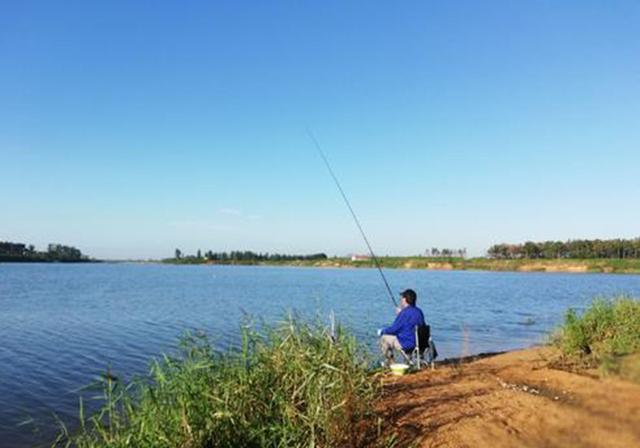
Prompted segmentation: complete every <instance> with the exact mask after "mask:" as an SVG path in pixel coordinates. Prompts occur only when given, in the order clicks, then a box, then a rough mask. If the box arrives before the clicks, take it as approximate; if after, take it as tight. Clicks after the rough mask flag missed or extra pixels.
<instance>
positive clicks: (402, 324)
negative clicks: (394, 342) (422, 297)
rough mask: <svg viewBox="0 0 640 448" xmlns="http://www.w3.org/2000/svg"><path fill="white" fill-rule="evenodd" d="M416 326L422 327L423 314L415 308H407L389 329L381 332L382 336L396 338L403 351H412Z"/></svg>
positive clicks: (414, 344)
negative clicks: (389, 335)
mask: <svg viewBox="0 0 640 448" xmlns="http://www.w3.org/2000/svg"><path fill="white" fill-rule="evenodd" d="M416 325H424V314H422V310H421V309H420V308H418V307H417V306H408V307H406V308H405V309H403V310H402V311H400V313H399V314H398V315H397V316H396V320H394V321H393V323H392V324H391V326H390V327H387V328H385V329H383V330H382V334H391V335H394V336H396V337H397V338H398V341H399V342H400V345H401V346H402V348H403V349H404V350H412V349H413V348H415V346H416Z"/></svg>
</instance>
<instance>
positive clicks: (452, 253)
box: [425, 247, 467, 258]
mask: <svg viewBox="0 0 640 448" xmlns="http://www.w3.org/2000/svg"><path fill="white" fill-rule="evenodd" d="M425 256H427V257H435V258H438V257H442V258H451V257H460V258H465V257H466V256H467V249H447V248H445V249H439V248H437V247H432V248H431V249H427V250H426V251H425Z"/></svg>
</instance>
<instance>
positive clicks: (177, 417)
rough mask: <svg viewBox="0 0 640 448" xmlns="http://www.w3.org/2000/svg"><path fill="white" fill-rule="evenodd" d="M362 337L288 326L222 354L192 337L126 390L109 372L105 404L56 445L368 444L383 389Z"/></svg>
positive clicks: (247, 332)
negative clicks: (362, 345)
mask: <svg viewBox="0 0 640 448" xmlns="http://www.w3.org/2000/svg"><path fill="white" fill-rule="evenodd" d="M360 353H361V351H360V349H359V347H358V345H357V344H356V341H355V339H354V338H353V337H352V336H351V335H350V334H348V333H347V332H345V331H344V330H342V329H340V328H339V329H338V331H337V334H336V335H335V336H334V337H330V335H329V334H328V333H327V331H325V330H324V329H323V328H322V326H321V325H319V324H308V323H304V322H301V321H299V320H295V319H289V320H287V321H286V322H285V323H283V324H282V325H279V326H276V327H273V328H269V329H267V330H264V331H261V332H259V333H258V332H256V331H254V330H251V329H250V328H244V330H243V334H242V348H241V350H237V351H234V352H226V353H223V354H220V353H216V352H214V350H212V347H211V345H210V344H209V342H208V341H207V339H206V338H205V337H194V336H188V337H185V339H184V340H183V341H182V349H181V352H180V355H179V356H176V357H168V356H165V357H163V359H161V360H159V361H156V362H154V363H153V364H152V366H151V371H150V375H149V376H148V377H147V378H144V379H138V380H136V381H134V382H132V383H129V384H123V383H121V382H119V381H118V380H117V378H114V377H113V375H112V374H107V375H105V376H104V378H103V380H102V381H101V387H102V400H103V406H102V408H101V409H100V411H99V412H97V413H95V414H94V415H92V416H90V417H88V418H85V416H84V415H83V414H84V411H83V409H82V406H81V410H80V424H79V429H78V430H77V431H76V432H75V433H73V434H70V433H68V432H67V431H66V430H63V431H62V432H61V433H60V436H59V437H58V440H57V441H56V442H55V444H54V445H55V446H76V447H82V448H84V447H86V448H89V447H91V448H93V447H167V448H168V447H171V448H173V447H194V448H196V447H336V446H352V447H357V446H364V444H365V443H366V441H365V435H366V432H367V431H366V430H365V429H366V428H367V427H368V425H367V421H368V419H369V418H370V417H371V416H372V415H373V414H372V408H371V403H372V401H373V400H374V399H375V398H376V397H377V395H378V393H379V387H378V386H377V385H376V382H375V381H374V380H373V379H372V377H371V374H370V373H369V372H368V371H367V360H365V359H363V358H362V357H361V356H360Z"/></svg>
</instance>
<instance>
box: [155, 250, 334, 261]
mask: <svg viewBox="0 0 640 448" xmlns="http://www.w3.org/2000/svg"><path fill="white" fill-rule="evenodd" d="M326 259H327V255H326V254H324V253H317V254H310V255H287V254H277V253H275V254H270V253H268V252H265V253H258V252H252V251H249V250H245V251H239V250H236V251H231V252H213V251H210V250H209V251H207V252H205V253H204V254H203V253H202V251H201V250H200V249H198V251H197V252H196V254H195V255H185V254H183V253H182V251H181V250H180V249H176V250H175V253H174V258H173V259H169V260H167V261H178V262H183V263H189V262H193V263H198V262H206V261H209V262H217V263H257V262H262V261H298V260H326Z"/></svg>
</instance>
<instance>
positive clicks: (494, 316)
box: [0, 263, 640, 447]
mask: <svg viewBox="0 0 640 448" xmlns="http://www.w3.org/2000/svg"><path fill="white" fill-rule="evenodd" d="M386 272H387V275H388V278H389V281H390V283H391V285H392V286H393V287H394V288H395V289H397V290H398V291H400V290H401V289H404V288H408V287H410V288H413V289H415V290H416V291H417V293H418V305H419V306H420V307H421V308H422V309H423V310H424V312H425V315H426V317H427V321H428V322H429V323H430V324H431V326H432V333H433V336H434V339H435V342H436V344H437V347H438V350H439V352H440V354H441V358H442V357H453V356H460V355H466V354H473V353H480V352H486V351H502V350H510V349H515V348H521V347H527V346H531V345H534V344H537V343H540V342H542V341H544V338H545V336H546V335H547V334H548V333H549V331H551V330H552V329H553V328H554V327H555V326H556V325H557V324H558V323H559V322H560V321H561V320H562V317H563V314H564V312H565V310H566V309H567V308H568V307H575V308H577V309H580V308H583V307H584V306H586V305H587V304H588V303H589V302H590V301H591V299H592V298H593V297H594V296H611V295H614V294H620V293H626V294H630V295H634V296H640V276H637V275H628V276H625V275H607V274H544V273H504V272H502V273H498V272H471V271H447V272H444V271H425V270H388V271H386ZM291 310H295V311H296V312H298V313H300V314H302V315H304V316H318V317H319V318H320V319H323V320H327V321H328V315H329V313H330V311H332V310H333V311H334V313H335V315H336V318H337V320H338V321H339V322H341V323H342V324H344V325H346V326H347V327H349V328H350V329H351V330H352V331H353V332H354V333H355V334H356V336H358V338H359V339H360V340H361V341H363V342H366V343H367V344H368V346H369V350H371V351H372V353H375V349H374V346H375V341H376V336H375V335H376V329H377V328H379V327H382V326H384V325H388V324H389V323H390V322H391V320H392V319H393V317H394V313H393V308H392V306H391V302H390V300H389V298H388V297H387V296H386V295H385V288H384V285H383V283H382V281H381V279H380V277H379V275H378V273H377V271H375V270H372V269H325V268H322V269H314V268H292V267H241V266H173V265H161V264H127V263H101V264H12V263H5V264H2V263H0V402H1V405H0V446H1V447H26V446H33V445H34V444H37V443H41V442H43V441H47V440H51V437H52V435H53V434H54V433H55V427H54V425H55V422H54V419H53V417H52V415H53V414H54V413H55V414H56V415H57V416H58V417H59V418H60V419H61V420H62V421H65V422H68V423H70V424H71V425H73V424H74V422H75V421H76V419H77V415H78V394H79V392H78V390H79V389H80V388H81V387H82V386H85V385H87V384H89V383H90V382H91V381H93V380H94V379H95V378H96V377H97V376H98V375H99V374H100V373H101V372H103V371H105V370H106V368H107V367H108V366H110V367H111V369H112V370H113V371H114V372H116V373H118V374H120V375H122V376H124V377H125V378H130V377H131V376H132V375H134V374H140V373H145V372H146V370H147V366H148V362H149V360H150V358H151V357H153V356H157V355H158V354H160V353H161V352H164V351H171V350H173V349H174V348H175V346H176V342H177V341H178V338H179V337H180V335H181V334H182V333H183V332H184V331H185V330H204V331H206V332H207V333H208V334H209V335H210V336H211V338H212V340H213V341H214V342H215V344H216V345H217V346H218V347H219V348H225V347H228V346H229V345H231V344H234V343H236V342H237V336H238V328H239V325H240V323H241V321H242V320H243V319H245V318H246V317H247V316H252V317H253V318H254V319H257V320H263V321H265V322H267V323H273V322H277V321H278V320H280V319H282V318H283V316H285V314H286V313H287V312H289V311H291ZM21 423H24V424H22V425H20V424H21Z"/></svg>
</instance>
